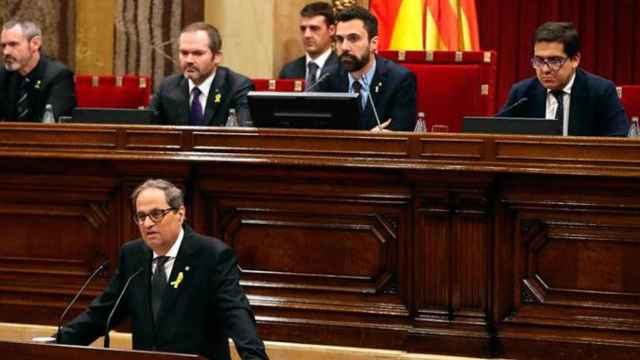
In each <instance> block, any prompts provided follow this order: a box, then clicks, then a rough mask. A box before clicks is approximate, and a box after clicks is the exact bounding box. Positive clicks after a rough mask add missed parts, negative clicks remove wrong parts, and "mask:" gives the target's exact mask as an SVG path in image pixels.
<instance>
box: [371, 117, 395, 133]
mask: <svg viewBox="0 0 640 360" xmlns="http://www.w3.org/2000/svg"><path fill="white" fill-rule="evenodd" d="M389 124H391V119H390V118H389V119H388V120H387V121H385V122H383V123H382V124H380V125H376V126H374V127H373V128H372V129H371V131H391V130H388V129H387V127H388V126H389Z"/></svg>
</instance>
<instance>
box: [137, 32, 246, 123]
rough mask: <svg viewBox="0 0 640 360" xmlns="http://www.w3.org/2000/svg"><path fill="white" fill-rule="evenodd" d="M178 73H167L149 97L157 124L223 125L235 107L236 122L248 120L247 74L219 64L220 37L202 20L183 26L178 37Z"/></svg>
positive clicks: (220, 56)
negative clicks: (154, 92)
mask: <svg viewBox="0 0 640 360" xmlns="http://www.w3.org/2000/svg"><path fill="white" fill-rule="evenodd" d="M178 42H179V44H178V47H179V55H178V60H179V63H180V69H181V70H182V74H175V75H172V76H169V77H167V78H166V79H164V80H163V81H162V84H160V89H159V90H158V93H157V94H155V95H154V96H153V99H152V100H151V105H150V109H151V110H153V111H154V113H155V121H156V122H157V123H159V124H161V125H192V126H224V125H225V123H226V122H227V119H228V117H229V113H230V110H231V109H235V112H236V114H237V116H238V122H239V125H240V126H243V125H247V124H249V123H250V121H251V120H250V115H249V103H248V100H247V94H248V93H249V91H251V90H253V84H252V83H251V80H249V79H248V78H247V77H245V76H243V75H241V74H238V73H236V72H234V71H232V70H231V69H229V68H226V67H224V66H219V64H220V62H221V60H222V51H221V49H222V38H221V37H220V33H219V32H218V29H216V28H215V27H214V26H212V25H209V24H205V23H201V22H200V23H193V24H191V25H188V26H187V27H185V28H184V29H183V30H182V32H181V33H180V37H179V38H178Z"/></svg>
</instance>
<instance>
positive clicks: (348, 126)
mask: <svg viewBox="0 0 640 360" xmlns="http://www.w3.org/2000/svg"><path fill="white" fill-rule="evenodd" d="M248 97H249V109H250V111H251V119H252V120H253V125H254V126H255V127H259V128H260V127H266V128H293V129H337V130H355V129H358V123H359V119H360V99H359V95H358V94H348V93H323V92H309V93H304V92H274V91H251V92H249V95H248Z"/></svg>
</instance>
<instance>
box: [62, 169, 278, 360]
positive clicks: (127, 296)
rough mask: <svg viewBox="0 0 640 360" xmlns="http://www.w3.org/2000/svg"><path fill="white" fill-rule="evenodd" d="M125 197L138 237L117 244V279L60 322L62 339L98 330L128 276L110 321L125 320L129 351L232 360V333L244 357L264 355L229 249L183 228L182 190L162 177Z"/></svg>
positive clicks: (84, 337)
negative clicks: (130, 205) (129, 333)
mask: <svg viewBox="0 0 640 360" xmlns="http://www.w3.org/2000/svg"><path fill="white" fill-rule="evenodd" d="M131 199H132V202H133V206H134V208H135V213H134V216H133V220H134V222H135V223H136V224H137V225H138V228H139V230H140V234H141V236H142V238H141V239H137V240H134V241H131V242H128V243H126V244H124V245H123V246H122V248H121V250H120V260H119V264H118V269H117V272H116V275H115V277H114V278H113V280H112V281H111V283H110V284H109V286H108V287H107V288H106V289H105V290H104V292H103V293H102V294H101V295H99V296H98V297H97V298H96V299H95V300H94V301H93V302H92V303H91V305H90V306H89V308H88V309H87V310H86V311H85V312H83V313H82V314H80V315H78V316H77V317H76V318H75V319H74V320H72V321H71V322H70V323H69V324H67V325H66V326H65V327H63V329H62V331H61V333H60V334H59V337H58V338H59V339H60V342H61V343H63V344H76V345H88V344H90V343H91V342H93V341H94V340H95V339H96V338H98V337H99V336H102V335H104V333H105V326H106V322H107V319H108V316H109V314H110V313H111V312H112V311H113V308H114V303H115V301H116V299H117V298H118V296H119V295H120V294H121V293H122V292H123V291H124V285H125V283H126V282H127V280H128V279H130V278H131V279H132V280H131V282H130V284H129V287H128V288H127V289H126V292H125V293H124V298H123V300H122V302H121V303H120V305H119V306H118V308H117V309H116V310H115V315H114V316H113V318H112V319H113V325H114V326H115V325H117V324H119V323H121V322H122V321H123V320H124V319H125V318H127V317H128V318H129V319H131V331H132V335H133V348H134V349H136V350H154V351H162V352H176V353H188V354H200V355H202V356H204V357H205V358H207V359H218V360H222V359H226V360H230V359H231V357H230V354H229V342H228V338H231V339H233V341H234V342H235V345H236V348H237V350H238V353H239V354H240V356H241V357H242V359H244V360H247V359H267V354H266V352H265V348H264V344H263V343H262V340H260V338H259V337H258V335H257V332H256V327H255V319H254V315H253V312H252V310H251V308H250V306H249V302H248V300H247V298H246V296H245V295H244V293H243V291H242V289H241V288H240V283H239V280H240V274H239V273H238V266H237V263H236V257H235V255H234V253H233V251H232V249H231V248H229V247H228V246H227V245H226V244H225V243H223V242H222V241H220V240H218V239H214V238H210V237H206V236H202V235H200V234H197V233H195V232H194V231H193V230H191V228H190V227H188V226H186V225H184V220H185V217H186V213H185V207H184V203H183V195H182V191H181V190H180V189H179V188H177V187H176V186H174V185H173V184H171V183H170V182H168V181H166V180H161V179H157V180H147V181H146V182H144V183H143V184H142V185H140V186H138V188H137V189H135V190H134V192H133V195H132V196H131ZM139 271H140V272H139ZM137 272H139V274H137V275H134V274H136V273H137Z"/></svg>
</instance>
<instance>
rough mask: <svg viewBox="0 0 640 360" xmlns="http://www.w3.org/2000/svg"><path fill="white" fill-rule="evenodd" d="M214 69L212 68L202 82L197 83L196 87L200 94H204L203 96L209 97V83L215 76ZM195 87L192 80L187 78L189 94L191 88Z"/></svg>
mask: <svg viewBox="0 0 640 360" xmlns="http://www.w3.org/2000/svg"><path fill="white" fill-rule="evenodd" d="M216 72H217V71H216V70H214V71H213V72H212V73H211V75H209V77H207V78H206V79H205V80H204V81H203V82H202V84H200V85H198V89H200V92H201V93H202V95H204V98H205V99H206V98H208V97H209V91H210V90H211V84H213V79H214V78H215V77H216ZM194 87H196V84H194V83H193V81H192V80H191V79H189V95H191V91H193V88H194Z"/></svg>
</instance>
